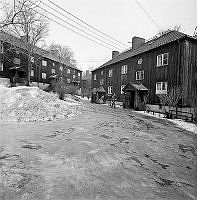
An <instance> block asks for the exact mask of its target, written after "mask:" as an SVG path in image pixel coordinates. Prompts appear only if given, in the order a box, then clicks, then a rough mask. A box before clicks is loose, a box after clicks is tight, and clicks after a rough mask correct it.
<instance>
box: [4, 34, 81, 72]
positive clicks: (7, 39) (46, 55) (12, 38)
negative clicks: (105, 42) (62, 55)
mask: <svg viewBox="0 0 197 200" xmlns="http://www.w3.org/2000/svg"><path fill="white" fill-rule="evenodd" d="M0 41H3V42H7V43H10V44H12V45H13V46H16V47H18V48H21V49H26V48H27V47H26V46H25V45H24V43H23V42H22V39H20V38H18V37H16V36H13V35H11V34H8V33H6V32H3V31H0ZM34 52H35V54H38V55H40V56H42V57H43V58H48V59H50V60H53V61H56V62H59V63H61V64H64V65H66V66H69V67H71V68H73V69H76V70H79V71H81V70H80V69H78V68H77V67H75V66H74V65H72V64H71V63H70V62H69V61H67V60H65V59H61V61H60V59H59V58H58V57H57V56H56V55H54V54H52V53H50V52H49V51H47V50H44V49H42V48H39V47H37V46H35V49H34Z"/></svg>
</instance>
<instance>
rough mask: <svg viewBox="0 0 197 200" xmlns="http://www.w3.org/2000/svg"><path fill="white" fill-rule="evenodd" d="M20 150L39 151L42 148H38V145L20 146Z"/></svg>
mask: <svg viewBox="0 0 197 200" xmlns="http://www.w3.org/2000/svg"><path fill="white" fill-rule="evenodd" d="M21 148H24V149H34V150H39V149H41V148H42V146H40V145H39V144H25V145H22V146H21Z"/></svg>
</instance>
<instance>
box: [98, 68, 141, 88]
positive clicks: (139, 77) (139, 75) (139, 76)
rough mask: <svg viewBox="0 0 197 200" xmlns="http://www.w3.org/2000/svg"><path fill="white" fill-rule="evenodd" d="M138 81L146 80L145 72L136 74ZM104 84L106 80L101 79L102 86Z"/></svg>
mask: <svg viewBox="0 0 197 200" xmlns="http://www.w3.org/2000/svg"><path fill="white" fill-rule="evenodd" d="M136 80H144V70H142V71H137V72H136ZM103 84H104V79H103V78H101V79H100V85H103Z"/></svg>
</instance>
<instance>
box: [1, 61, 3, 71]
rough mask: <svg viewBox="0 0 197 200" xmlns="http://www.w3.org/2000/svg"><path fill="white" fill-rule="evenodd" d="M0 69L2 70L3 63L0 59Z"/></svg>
mask: <svg viewBox="0 0 197 200" xmlns="http://www.w3.org/2000/svg"><path fill="white" fill-rule="evenodd" d="M0 71H3V63H2V62H1V61H0Z"/></svg>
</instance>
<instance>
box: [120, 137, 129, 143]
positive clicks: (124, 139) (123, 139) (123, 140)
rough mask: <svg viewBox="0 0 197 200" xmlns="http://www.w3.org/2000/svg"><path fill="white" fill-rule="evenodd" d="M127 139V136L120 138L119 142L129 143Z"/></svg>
mask: <svg viewBox="0 0 197 200" xmlns="http://www.w3.org/2000/svg"><path fill="white" fill-rule="evenodd" d="M128 140H129V138H120V140H119V142H120V143H122V142H124V143H126V144H128V143H129V141H128Z"/></svg>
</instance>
